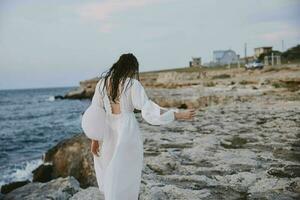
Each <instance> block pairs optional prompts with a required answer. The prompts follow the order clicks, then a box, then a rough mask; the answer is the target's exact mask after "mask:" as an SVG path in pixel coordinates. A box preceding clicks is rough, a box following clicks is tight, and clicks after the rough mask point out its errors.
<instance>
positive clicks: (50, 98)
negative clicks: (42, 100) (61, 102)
mask: <svg viewBox="0 0 300 200" xmlns="http://www.w3.org/2000/svg"><path fill="white" fill-rule="evenodd" d="M47 101H55V96H50V97H49V98H48V99H47Z"/></svg>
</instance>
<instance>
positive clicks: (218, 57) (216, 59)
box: [213, 49, 239, 65]
mask: <svg viewBox="0 0 300 200" xmlns="http://www.w3.org/2000/svg"><path fill="white" fill-rule="evenodd" d="M238 59H239V58H238V55H237V54H236V53H235V51H233V50H231V49H229V50H217V51H213V63H214V64H216V65H227V64H230V63H237V62H238Z"/></svg>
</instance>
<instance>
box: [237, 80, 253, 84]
mask: <svg viewBox="0 0 300 200" xmlns="http://www.w3.org/2000/svg"><path fill="white" fill-rule="evenodd" d="M239 84H240V85H249V84H257V82H256V81H248V80H242V81H240V82H239Z"/></svg>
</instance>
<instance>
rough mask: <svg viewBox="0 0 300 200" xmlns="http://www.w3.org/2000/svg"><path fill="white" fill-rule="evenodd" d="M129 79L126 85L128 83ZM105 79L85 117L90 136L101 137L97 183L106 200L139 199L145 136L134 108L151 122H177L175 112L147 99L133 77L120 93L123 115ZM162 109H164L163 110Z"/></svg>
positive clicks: (100, 83) (84, 128)
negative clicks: (111, 98) (116, 108)
mask: <svg viewBox="0 0 300 200" xmlns="http://www.w3.org/2000/svg"><path fill="white" fill-rule="evenodd" d="M129 80H130V79H129V78H127V79H126V81H125V84H124V88H125V87H126V85H127V81H129ZM103 83H104V78H101V79H100V80H99V82H98V83H97V85H96V89H95V93H94V96H93V99H92V103H91V105H90V106H89V108H88V109H87V110H86V111H85V113H84V114H83V116H82V128H83V130H84V133H85V134H86V136H87V137H89V138H91V139H94V140H99V141H100V140H101V141H102V147H101V150H100V157H98V156H95V155H93V156H94V168H95V173H96V178H97V183H98V186H99V189H100V191H101V192H103V193H104V196H105V200H137V199H138V196H139V190H140V182H141V173H142V168H143V139H142V136H141V133H140V129H139V125H138V122H137V120H136V117H135V114H134V112H133V111H134V109H138V110H141V114H142V117H143V119H144V120H146V121H147V122H148V123H150V124H152V125H162V124H167V123H170V122H172V121H174V119H175V117H174V112H178V109H177V108H175V109H173V108H172V109H167V108H164V107H161V106H159V105H157V104H156V103H154V102H153V101H152V100H151V99H149V98H148V96H147V94H146V92H145V89H144V87H143V86H142V84H141V83H140V82H139V81H138V80H136V79H132V85H131V86H130V85H129V86H128V89H127V90H125V89H124V90H123V91H122V93H121V95H120V110H121V113H120V114H114V113H112V108H111V104H110V101H109V98H108V94H107V90H106V88H105V89H104V92H103V93H102V88H103V85H104V84H103ZM161 110H163V111H164V112H163V113H161Z"/></svg>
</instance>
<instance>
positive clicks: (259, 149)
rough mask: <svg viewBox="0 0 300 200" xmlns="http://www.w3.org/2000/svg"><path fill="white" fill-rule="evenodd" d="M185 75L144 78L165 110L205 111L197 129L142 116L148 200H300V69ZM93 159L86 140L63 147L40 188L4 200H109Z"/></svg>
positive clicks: (53, 152) (39, 174) (47, 161)
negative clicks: (156, 123)
mask: <svg viewBox="0 0 300 200" xmlns="http://www.w3.org/2000/svg"><path fill="white" fill-rule="evenodd" d="M277 70H278V71H277ZM178 73H179V72H176V73H174V72H166V73H158V74H153V73H147V74H146V75H145V76H144V77H143V78H142V83H143V84H144V85H145V86H146V88H147V92H148V93H149V96H150V97H151V98H153V99H154V101H156V102H157V103H159V104H160V105H161V106H165V107H177V108H183V109H185V108H197V109H198V110H197V116H196V120H195V121H193V122H174V123H172V124H169V125H166V126H164V127H153V126H150V125H148V124H146V123H143V122H142V119H141V116H140V114H139V113H137V117H138V120H139V122H142V123H141V129H142V132H143V136H144V153H145V161H144V170H143V180H142V187H141V199H144V200H146V199H155V198H161V199H167V197H169V198H171V199H172V198H173V199H176V198H178V199H199V198H203V199H217V198H218V197H224V198H226V199H241V198H247V199H255V198H266V199H274V198H279V199H280V198H289V199H296V198H298V197H299V195H298V194H299V192H300V178H299V177H300V174H299V171H300V160H299V153H298V152H299V138H300V135H299V131H300V127H299V124H300V123H299V122H300V102H299V100H300V91H299V89H300V88H299V83H300V80H299V77H300V68H299V66H295V67H294V66H292V67H290V66H283V67H279V68H277V69H274V68H266V69H264V70H262V71H250V72H249V71H243V70H242V69H224V70H219V71H212V72H210V73H209V72H208V73H206V74H205V76H206V77H204V73H202V72H201V71H199V72H192V73H190V72H189V73H185V74H180V73H179V74H178ZM224 74H225V75H224ZM226 75H227V76H226ZM147 76H148V77H147ZM149 77H150V78H149ZM154 77H156V78H154ZM174 77H175V78H174ZM181 77H183V78H181ZM147 78H149V79H147ZM154 79H155V81H153V80H154ZM147 80H152V81H149V82H147ZM87 82H89V81H87ZM93 82H95V79H93V80H92V83H93ZM89 83H91V82H89ZM82 85H85V86H87V85H88V84H81V86H82ZM82 88H83V87H82ZM92 88H93V85H92V84H90V85H88V90H89V91H90V90H93V89H92ZM86 94H88V92H85V95H86ZM179 97H180V98H179ZM84 98H90V97H87V96H85V97H84ZM79 99H81V97H80V98H79ZM91 158H92V157H91V154H90V152H89V141H88V139H87V138H85V136H84V135H83V134H82V133H81V134H77V135H75V136H73V137H71V138H68V139H64V140H62V141H60V142H59V143H58V144H57V145H55V146H54V147H52V148H50V149H49V150H48V151H47V152H46V153H45V156H44V158H43V159H44V164H42V165H40V166H39V167H38V168H37V169H36V171H35V173H34V174H33V177H34V178H33V182H30V183H27V184H25V185H24V186H22V187H19V188H17V189H15V190H12V191H11V192H10V193H8V194H7V195H5V196H3V199H17V197H18V195H22V194H26V195H27V196H28V198H29V199H30V198H31V199H34V197H37V195H38V194H41V193H42V192H43V193H47V192H46V191H43V190H39V189H38V188H40V187H41V186H43V187H45V188H48V189H49V191H50V192H51V191H52V192H53V191H54V190H55V187H56V184H62V185H65V187H66V188H69V192H64V191H59V192H57V193H55V194H54V193H52V195H53V196H52V197H53V199H57V198H58V197H63V198H64V199H76V198H78V196H81V195H83V194H87V193H88V192H87V191H92V192H90V193H89V195H91V196H87V199H89V198H90V199H92V198H93V197H92V195H94V196H97V197H99V198H103V197H102V196H101V195H100V194H99V193H98V191H97V184H96V182H95V177H94V172H93V165H92V159H91ZM61 177H65V178H61ZM72 177H73V178H72ZM51 188H52V189H53V190H51ZM25 189H26V190H25ZM26 191H31V193H26ZM33 191H34V192H33ZM70 191H71V192H70ZM50 192H48V193H47V194H49V195H50ZM26 195H25V196H26ZM50 196H51V195H50ZM76 196H77V197H76Z"/></svg>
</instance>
